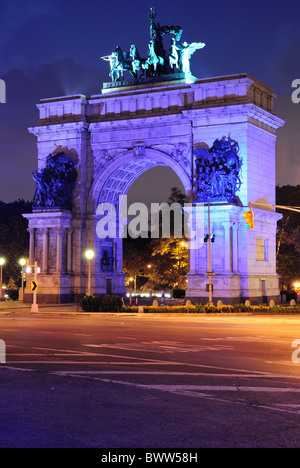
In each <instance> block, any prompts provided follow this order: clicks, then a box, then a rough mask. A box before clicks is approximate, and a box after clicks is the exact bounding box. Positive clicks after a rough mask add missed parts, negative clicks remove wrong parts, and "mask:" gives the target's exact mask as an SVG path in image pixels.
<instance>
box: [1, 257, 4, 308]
mask: <svg viewBox="0 0 300 468" xmlns="http://www.w3.org/2000/svg"><path fill="white" fill-rule="evenodd" d="M4 264H5V258H0V281H1V295H0V299H1V300H2V299H3V287H2V283H3V271H2V270H3V265H4Z"/></svg>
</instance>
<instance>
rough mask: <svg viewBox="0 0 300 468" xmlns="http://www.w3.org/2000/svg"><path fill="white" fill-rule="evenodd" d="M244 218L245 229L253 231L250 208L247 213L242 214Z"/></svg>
mask: <svg viewBox="0 0 300 468" xmlns="http://www.w3.org/2000/svg"><path fill="white" fill-rule="evenodd" d="M244 218H245V220H246V224H247V228H250V229H253V228H254V219H253V211H252V208H250V210H249V211H247V212H246V213H244Z"/></svg>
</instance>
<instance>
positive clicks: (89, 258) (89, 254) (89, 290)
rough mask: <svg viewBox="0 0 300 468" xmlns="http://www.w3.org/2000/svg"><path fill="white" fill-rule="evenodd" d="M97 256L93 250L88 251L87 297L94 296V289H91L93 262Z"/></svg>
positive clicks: (86, 254)
mask: <svg viewBox="0 0 300 468" xmlns="http://www.w3.org/2000/svg"><path fill="white" fill-rule="evenodd" d="M94 256H95V252H94V251H93V250H91V249H89V250H87V251H86V252H85V258H86V259H87V261H88V289H87V295H88V296H91V295H92V289H91V261H92V260H93V258H94Z"/></svg>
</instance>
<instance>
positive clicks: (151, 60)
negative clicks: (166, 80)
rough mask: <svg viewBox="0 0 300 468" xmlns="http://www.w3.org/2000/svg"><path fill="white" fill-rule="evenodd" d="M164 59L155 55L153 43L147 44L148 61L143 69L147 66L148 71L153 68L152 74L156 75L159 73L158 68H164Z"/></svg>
mask: <svg viewBox="0 0 300 468" xmlns="http://www.w3.org/2000/svg"><path fill="white" fill-rule="evenodd" d="M164 63H165V61H164V59H163V58H162V57H160V56H158V55H156V53H155V50H154V41H153V40H152V41H150V42H149V51H148V59H147V60H146V63H145V68H146V67H147V66H148V67H149V68H150V69H151V67H153V74H154V75H157V74H159V73H160V68H162V67H163V66H164Z"/></svg>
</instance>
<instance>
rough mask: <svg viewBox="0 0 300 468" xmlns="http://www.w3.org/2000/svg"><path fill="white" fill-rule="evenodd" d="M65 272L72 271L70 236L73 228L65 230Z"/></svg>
mask: <svg viewBox="0 0 300 468" xmlns="http://www.w3.org/2000/svg"><path fill="white" fill-rule="evenodd" d="M67 236H68V237H67V273H72V254H73V252H72V237H73V229H68V231H67Z"/></svg>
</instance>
